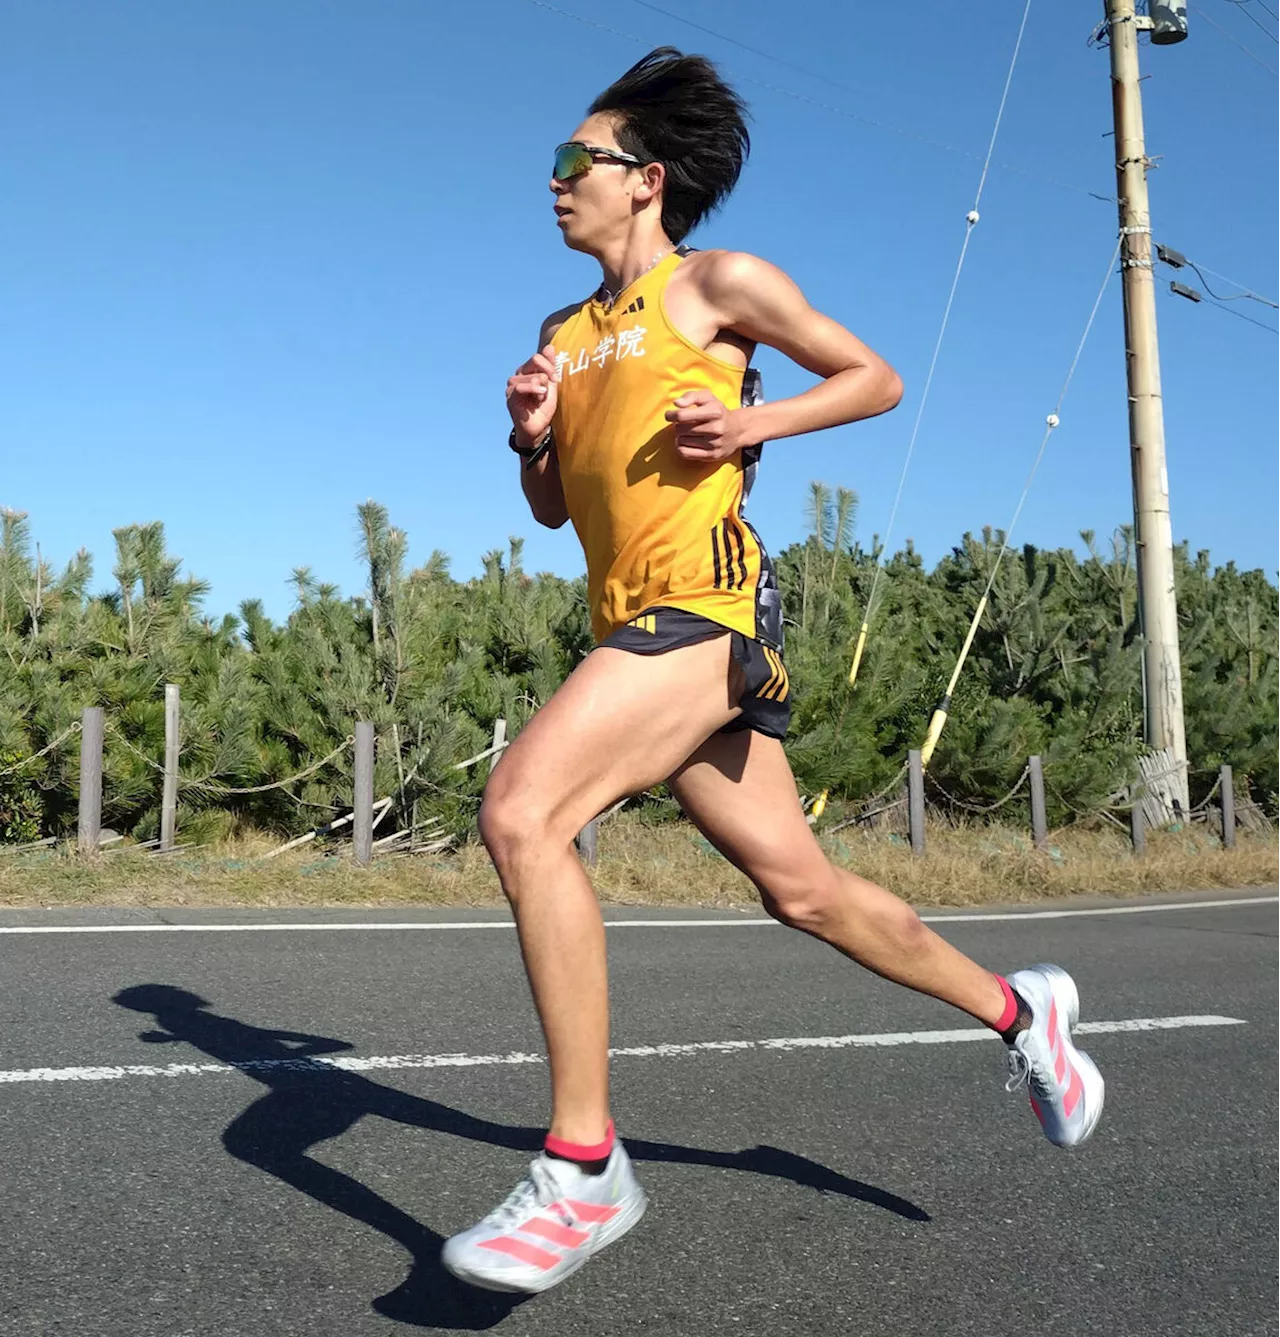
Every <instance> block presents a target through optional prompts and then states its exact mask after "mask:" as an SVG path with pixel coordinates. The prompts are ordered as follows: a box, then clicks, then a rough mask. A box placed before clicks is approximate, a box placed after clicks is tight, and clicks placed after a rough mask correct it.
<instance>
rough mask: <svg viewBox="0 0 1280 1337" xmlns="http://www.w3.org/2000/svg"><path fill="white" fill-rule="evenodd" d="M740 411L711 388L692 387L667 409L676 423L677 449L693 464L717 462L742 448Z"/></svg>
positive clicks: (681, 455)
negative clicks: (721, 400)
mask: <svg viewBox="0 0 1280 1337" xmlns="http://www.w3.org/2000/svg"><path fill="white" fill-rule="evenodd" d="M739 412H740V410H736V409H728V408H725V406H724V405H723V404H722V403H721V402H720V401H719V400H718V399H717V398H716V397H715V395H713V394H712V393H711V391H710V390H690V391H689V392H688V393H687V394H683V395H681V396H680V398H679V399H677V400H676V402H675V407H674V408H672V409H669V410H668V411H667V421H668V422H670V423H674V424H675V428H676V450H677V451H679V453H680V457H681V458H682V459H685V460H688V461H689V463H691V464H718V463H719V462H720V461H721V460H727V459H731V458H732V457H733V456H734V454H736V453H737V452H738V451H739V450H741V449H742V444H743V443H742V440H741V438H740V436H739V434H738V431H737V423H738V422H739V418H738V413H739Z"/></svg>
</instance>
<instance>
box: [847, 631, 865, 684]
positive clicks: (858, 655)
mask: <svg viewBox="0 0 1280 1337" xmlns="http://www.w3.org/2000/svg"><path fill="white" fill-rule="evenodd" d="M866 648H867V624H866V623H865V622H864V623H863V624H862V629H861V630H860V631H859V632H858V644H857V645H856V646H855V647H854V651H853V667H852V668H851V669H850V670H849V686H850V687H852V686H853V684H854V683H855V682H857V681H858V665H859V664H861V663H862V652H863V651H864V650H865V649H866Z"/></svg>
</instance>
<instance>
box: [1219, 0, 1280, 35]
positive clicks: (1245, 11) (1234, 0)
mask: <svg viewBox="0 0 1280 1337" xmlns="http://www.w3.org/2000/svg"><path fill="white" fill-rule="evenodd" d="M1227 3H1228V4H1231V5H1234V6H1235V7H1236V8H1237V9H1238V10H1239V11H1240V12H1241V13H1242V14H1243V15H1244V16H1245V18H1247V19H1248V20H1249V22H1250V23H1252V24H1253V26H1254V27H1255V28H1257V29H1259V30H1260V31H1261V32H1264V33H1266V35H1267V36H1268V37H1270V38H1271V40H1272V41H1273V42H1276V43H1278V44H1280V38H1277V37H1276V36H1275V34H1274V33H1273V32H1272V31H1271V29H1270V28H1268V27H1267V25H1266V24H1265V23H1263V22H1261V21H1260V20H1259V19H1258V17H1257V16H1256V15H1255V14H1252V13H1250V12H1249V9H1248V7H1247V6H1246V5H1244V4H1241V3H1240V0H1227ZM1272 17H1273V18H1274V17H1275V16H1274V14H1273V15H1272Z"/></svg>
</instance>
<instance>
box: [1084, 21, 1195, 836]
mask: <svg viewBox="0 0 1280 1337" xmlns="http://www.w3.org/2000/svg"><path fill="white" fill-rule="evenodd" d="M1104 3H1105V6H1106V15H1107V35H1108V38H1109V43H1110V49H1111V91H1112V103H1113V110H1114V115H1115V150H1116V195H1117V197H1118V200H1119V205H1120V230H1121V236H1122V243H1121V247H1120V257H1121V270H1122V277H1123V283H1124V329H1125V352H1126V360H1127V365H1128V375H1129V442H1130V456H1131V462H1132V466H1133V520H1134V531H1135V537H1136V539H1137V551H1138V603H1139V609H1140V615H1141V626H1142V635H1143V652H1142V653H1143V667H1144V670H1145V673H1144V685H1145V697H1146V700H1145V712H1146V741H1147V743H1148V745H1149V746H1151V747H1152V748H1156V749H1163V750H1165V751H1167V753H1168V754H1169V755H1170V757H1171V758H1172V760H1173V762H1174V768H1173V773H1172V774H1171V775H1169V777H1168V779H1167V780H1166V782H1165V783H1166V785H1167V791H1166V797H1167V798H1168V800H1169V801H1170V805H1171V806H1172V804H1174V803H1176V804H1180V805H1181V808H1182V811H1183V812H1184V813H1185V812H1186V811H1187V810H1188V808H1189V806H1190V805H1189V803H1188V798H1187V740H1186V727H1185V725H1184V723H1183V716H1182V665H1181V658H1180V655H1179V652H1178V605H1177V600H1176V597H1175V593H1174V583H1173V530H1172V527H1171V524H1170V520H1169V473H1168V469H1167V468H1166V465H1165V452H1164V404H1163V400H1162V398H1161V393H1160V351H1159V347H1158V345H1157V341H1156V293H1155V274H1154V273H1153V272H1152V246H1151V212H1150V209H1149V207H1148V201H1147V168H1148V167H1149V166H1150V165H1151V163H1150V159H1148V157H1147V151H1146V144H1145V142H1144V139H1143V129H1142V94H1141V85H1140V83H1139V76H1138V33H1139V31H1144V30H1145V31H1149V32H1151V33H1152V37H1153V40H1155V41H1157V42H1158V43H1160V44H1165V45H1167V44H1170V43H1172V42H1175V41H1178V40H1181V37H1184V36H1185V35H1186V23H1185V12H1186V11H1185V5H1183V6H1181V11H1182V17H1181V31H1180V32H1179V30H1178V17H1177V15H1175V14H1173V13H1172V11H1173V10H1176V9H1177V8H1179V6H1178V5H1176V4H1172V5H1164V6H1162V7H1161V15H1160V17H1159V19H1158V20H1153V19H1152V18H1149V17H1147V16H1146V15H1140V14H1138V13H1136V12H1135V5H1134V0H1104Z"/></svg>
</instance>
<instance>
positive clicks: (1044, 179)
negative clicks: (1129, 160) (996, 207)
mask: <svg viewBox="0 0 1280 1337" xmlns="http://www.w3.org/2000/svg"><path fill="white" fill-rule="evenodd" d="M528 3H529V4H531V5H533V6H535V7H536V8H537V9H542V10H546V11H547V13H549V14H557V15H559V17H561V18H565V19H572V20H573V21H574V22H575V23H580V24H582V25H583V26H584V27H587V28H595V29H596V30H597V31H598V32H607V33H609V34H611V35H612V36H614V37H621V38H622V39H623V40H624V41H627V42H634V43H635V44H636V45H638V46H643V47H648V46H650V45H651V43H650V42H649V41H648V40H647V39H646V38H643V37H637V36H636V35H635V34H634V33H629V32H623V31H622V30H621V29H620V28H614V27H611V26H610V25H609V24H607V23H600V22H597V21H596V20H595V19H588V18H584V17H583V16H582V15H581V14H575V13H574V12H573V11H572V10H568V9H562V8H561V7H560V6H559V5H553V4H551V3H549V0H528ZM633 3H636V4H643V6H644V8H646V9H651V10H653V11H655V12H656V13H659V14H662V15H664V16H665V17H669V18H671V19H674V20H675V21H676V22H678V23H684V24H687V25H688V26H689V27H692V28H696V29H697V30H698V31H699V32H704V33H706V34H707V35H708V36H711V37H717V38H719V39H720V40H721V41H724V42H729V43H730V44H731V45H733V46H737V47H741V48H742V49H743V50H744V51H749V52H751V53H752V54H753V55H757V56H759V57H760V58H761V59H763V60H770V61H773V62H774V63H775V64H779V65H784V66H786V67H787V68H788V69H791V70H795V71H797V72H799V73H801V74H804V75H807V76H808V77H810V78H814V79H820V80H821V81H822V82H823V83H826V84H830V85H831V86H832V87H833V88H838V89H840V90H841V91H842V92H846V93H851V94H853V95H854V96H855V97H856V96H859V94H858V91H857V90H856V89H854V88H851V87H850V86H849V85H848V84H842V83H838V82H837V81H836V80H834V79H829V78H827V76H826V75H822V74H817V73H815V72H814V71H812V70H807V69H805V68H804V67H803V66H801V65H794V64H792V63H791V62H790V61H786V60H783V59H782V58H781V57H779V56H772V55H770V54H769V53H768V52H766V51H761V50H759V49H758V48H756V47H753V46H748V45H747V44H746V43H745V42H741V41H739V40H738V39H737V38H735V37H730V36H728V35H727V34H725V33H721V32H718V31H717V30H716V29H714V28H708V27H706V26H704V25H703V24H700V23H694V22H693V21H692V20H690V19H686V18H683V17H681V16H680V15H679V14H676V13H674V12H671V11H668V10H665V9H662V8H660V7H659V6H658V5H655V4H651V3H648V0H633ZM734 77H735V78H737V79H740V80H741V81H742V82H744V83H749V84H754V85H755V86H756V87H757V88H764V89H767V90H768V91H769V92H771V93H777V94H778V95H779V96H781V97H787V98H791V99H792V100H793V101H795V102H803V103H805V104H806V105H807V106H810V107H817V108H818V109H819V110H821V111H825V112H829V113H830V114H831V115H833V116H839V117H841V118H843V119H844V120H847V121H855V122H857V123H858V124H861V125H868V126H871V127H872V129H875V130H883V131H885V132H886V133H888V134H891V135H898V136H900V137H901V138H903V139H913V140H915V141H916V143H918V144H927V145H929V146H930V147H931V148H935V149H941V150H942V151H943V152H945V153H954V154H957V155H958V156H959V157H962V158H970V159H972V160H973V161H974V162H981V161H982V155H981V154H979V153H975V152H974V151H973V150H972V149H966V148H961V147H960V146H959V145H958V144H949V143H947V142H946V141H945V140H941V139H934V138H933V137H932V136H931V135H924V134H920V133H919V132H918V131H916V130H907V129H905V128H904V127H902V126H900V125H894V124H892V123H891V122H889V121H882V120H879V119H877V118H876V117H874V116H866V115H864V114H863V113H861V112H855V111H850V110H848V108H846V107H837V106H835V105H833V104H832V103H830V102H823V101H821V100H820V99H818V98H813V97H808V96H807V95H806V94H804V93H797V92H796V91H795V90H794V89H791V88H784V87H782V86H781V85H779V84H772V83H769V82H767V81H766V80H764V79H756V78H754V77H753V76H751V75H749V74H744V73H743V72H742V71H741V70H737V71H734ZM996 166H998V167H1000V168H1001V169H1003V170H1005V171H1009V172H1016V173H1017V174H1018V175H1019V176H1025V177H1027V178H1028V179H1029V180H1032V181H1039V182H1040V183H1041V184H1043V185H1047V186H1054V187H1055V188H1056V189H1058V190H1067V191H1070V192H1071V193H1072V194H1076V195H1087V196H1088V197H1089V198H1090V199H1094V200H1098V201H1100V202H1101V203H1103V204H1114V203H1115V198H1114V197H1113V196H1111V195H1104V194H1102V193H1101V192H1099V191H1096V190H1089V189H1088V188H1087V187H1085V186H1077V185H1073V184H1072V183H1071V182H1069V181H1059V180H1058V179H1056V178H1055V177H1051V176H1046V175H1044V174H1043V173H1041V172H1036V171H1033V170H1032V169H1030V168H1027V167H1022V166H1019V165H1018V164H1017V163H1010V162H998V163H997V164H996Z"/></svg>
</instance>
